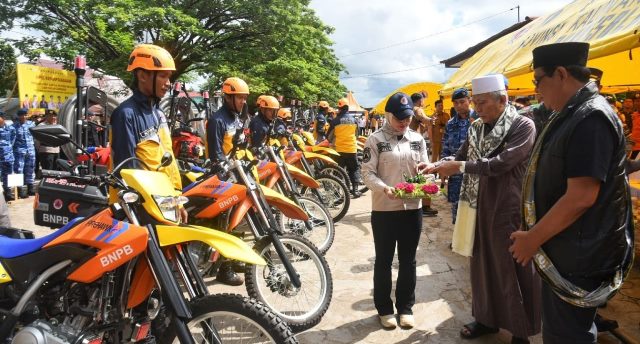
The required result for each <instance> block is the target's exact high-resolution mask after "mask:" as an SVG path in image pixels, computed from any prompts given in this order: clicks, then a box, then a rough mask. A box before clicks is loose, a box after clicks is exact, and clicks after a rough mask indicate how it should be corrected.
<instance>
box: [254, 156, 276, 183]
mask: <svg viewBox="0 0 640 344" xmlns="http://www.w3.org/2000/svg"><path fill="white" fill-rule="evenodd" d="M257 167H258V180H261V181H262V180H265V178H267V177H269V176H271V175H273V174H274V173H276V172H277V171H278V165H277V164H276V163H275V162H271V161H267V160H263V161H261V162H260V163H259V164H258V166H257Z"/></svg>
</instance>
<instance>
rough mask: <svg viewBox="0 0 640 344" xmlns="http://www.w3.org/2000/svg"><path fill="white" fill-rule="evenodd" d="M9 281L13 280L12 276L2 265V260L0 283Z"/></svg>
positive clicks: (0, 263)
mask: <svg viewBox="0 0 640 344" xmlns="http://www.w3.org/2000/svg"><path fill="white" fill-rule="evenodd" d="M8 282H11V276H9V273H8V272H7V270H5V269H4V266H2V262H0V284H2V283H8Z"/></svg>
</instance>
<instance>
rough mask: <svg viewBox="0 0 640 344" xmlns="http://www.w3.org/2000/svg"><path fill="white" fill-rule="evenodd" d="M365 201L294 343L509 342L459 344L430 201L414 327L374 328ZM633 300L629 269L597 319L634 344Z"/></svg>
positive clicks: (340, 227)
mask: <svg viewBox="0 0 640 344" xmlns="http://www.w3.org/2000/svg"><path fill="white" fill-rule="evenodd" d="M32 200H33V198H31V199H29V200H20V201H16V202H12V204H10V212H11V219H12V221H13V223H14V226H16V227H22V228H32V229H34V228H35V229H36V230H37V233H38V235H44V234H46V233H49V232H50V230H49V229H46V228H42V227H40V228H36V227H35V226H34V225H33V213H32V211H33V210H32V209H33V208H32V204H31V202H32ZM370 202H371V200H370V192H369V193H367V195H366V196H365V197H362V198H360V199H357V200H353V201H352V203H351V209H350V211H349V214H348V215H347V216H346V217H345V218H344V219H343V220H342V221H341V222H340V223H338V224H337V225H336V232H337V233H336V238H335V242H334V244H333V247H332V248H331V249H330V250H329V252H328V253H327V256H326V257H327V260H328V261H329V263H330V266H331V271H332V274H333V279H334V291H333V300H332V303H331V307H330V308H329V310H328V312H327V314H326V315H325V317H324V318H323V320H322V322H320V324H319V325H318V326H316V327H315V328H313V329H311V330H308V331H306V332H304V333H301V334H299V335H298V338H299V340H300V342H301V343H309V344H311V343H385V344H386V343H509V341H510V335H509V334H508V333H506V332H504V331H502V332H500V333H499V334H497V335H491V336H487V337H485V338H482V339H477V340H474V341H463V340H462V339H460V336H459V334H458V332H459V330H460V328H461V326H462V325H463V324H466V323H468V322H470V321H472V317H471V311H470V308H471V286H470V284H469V263H468V260H467V259H466V258H463V257H461V256H459V255H457V254H454V253H452V252H451V251H450V249H449V243H450V242H451V233H452V225H451V221H450V218H451V217H450V211H449V206H448V204H447V203H446V202H445V201H444V200H442V199H437V200H435V201H434V207H435V208H436V209H439V210H440V215H439V216H438V217H435V218H427V219H425V221H424V230H423V235H422V237H421V240H420V246H419V249H418V255H417V266H418V270H417V274H418V284H417V292H416V305H415V307H414V314H415V317H416V321H417V326H416V328H415V329H412V330H402V329H399V328H398V329H395V330H391V331H388V330H383V329H381V327H380V326H379V324H378V320H377V316H376V311H375V308H374V306H373V300H372V278H373V260H374V249H373V237H372V234H371V224H370V213H369V211H370ZM396 264H397V262H396ZM396 267H397V265H396ZM394 279H395V272H394ZM213 291H214V292H222V291H232V292H235V293H245V291H244V288H236V289H228V287H222V286H219V285H214V286H213ZM639 300H640V272H639V270H638V268H637V267H635V268H634V272H633V274H632V276H631V278H630V279H629V280H628V281H627V282H626V283H625V285H624V287H623V290H622V291H621V292H620V293H619V294H618V295H617V296H616V297H615V298H614V299H613V300H612V301H610V302H609V305H608V306H607V308H605V309H603V310H602V311H601V313H602V314H603V315H605V316H607V317H611V318H615V319H617V320H618V322H619V323H620V325H621V330H622V332H624V333H625V334H626V335H627V336H628V337H629V338H632V339H634V340H635V341H636V342H640V327H639V323H640V302H639ZM599 342H600V343H619V341H618V340H617V339H615V337H613V336H612V335H610V334H604V335H601V336H600V338H599ZM532 343H542V340H541V338H540V336H536V337H534V338H533V339H532Z"/></svg>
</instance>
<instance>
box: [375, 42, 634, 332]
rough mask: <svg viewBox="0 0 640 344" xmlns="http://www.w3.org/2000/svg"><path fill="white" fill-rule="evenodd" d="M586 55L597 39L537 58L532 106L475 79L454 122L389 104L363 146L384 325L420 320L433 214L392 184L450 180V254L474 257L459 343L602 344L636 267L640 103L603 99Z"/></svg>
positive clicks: (400, 96) (398, 98)
mask: <svg viewBox="0 0 640 344" xmlns="http://www.w3.org/2000/svg"><path fill="white" fill-rule="evenodd" d="M588 52H589V44H588V43H576V42H569V43H556V44H550V45H544V46H540V47H537V48H536V49H534V50H533V71H534V80H533V84H534V86H535V89H536V93H537V94H538V95H537V96H538V100H539V104H537V105H536V106H532V105H531V104H530V103H529V99H528V98H527V99H523V98H520V99H516V101H515V102H512V101H510V100H509V96H508V93H507V90H508V86H507V80H506V78H505V77H504V76H502V75H500V74H496V75H488V76H481V77H477V78H474V79H473V80H471V84H472V91H473V94H471V92H470V91H469V90H467V89H464V88H461V89H457V90H455V91H454V92H453V96H452V101H453V106H454V108H453V110H454V111H452V112H453V113H452V115H451V119H449V120H448V121H445V120H442V119H443V118H446V116H447V115H445V113H444V112H443V111H442V109H441V108H438V104H436V109H437V110H436V111H437V115H435V116H433V117H432V118H430V119H426V118H425V117H424V114H423V113H421V111H420V109H415V108H414V105H415V104H418V105H420V102H421V101H423V99H422V97H420V96H419V95H413V96H409V95H407V94H404V93H397V94H395V95H393V96H392V97H390V98H389V100H388V102H387V104H386V108H385V111H386V112H387V113H386V119H387V121H386V124H385V125H384V126H383V127H382V129H381V130H378V131H376V132H375V133H374V134H372V135H371V136H370V137H369V139H368V140H367V142H366V144H365V152H364V156H365V159H364V161H363V174H364V181H365V183H366V185H367V186H368V187H369V188H370V189H371V190H373V199H372V213H371V225H372V229H373V237H374V243H375V254H376V259H375V263H374V264H375V266H374V283H373V284H374V287H373V289H374V292H373V298H374V304H375V307H376V309H377V311H378V315H379V318H380V323H381V325H382V326H383V327H385V328H395V327H396V326H398V325H400V326H402V327H413V326H414V323H415V321H414V318H413V315H412V313H413V312H412V306H413V305H414V303H415V286H416V259H415V256H416V249H417V246H418V241H419V234H420V231H421V229H422V221H421V217H422V212H423V209H422V206H423V205H422V200H415V199H400V198H398V197H397V196H396V195H397V194H396V192H395V188H394V185H396V184H397V183H399V182H403V181H404V180H403V179H404V178H403V177H404V176H405V175H415V174H416V173H433V174H437V175H439V176H440V178H441V179H444V178H448V187H447V198H448V201H449V202H451V204H452V216H453V218H452V220H453V223H454V232H453V235H452V244H451V248H452V249H453V251H454V252H456V253H458V254H460V255H463V256H466V257H470V280H471V287H472V315H473V317H474V318H475V320H474V321H473V322H471V323H469V324H466V325H464V326H463V327H462V329H461V330H460V335H461V337H462V338H465V339H473V338H477V337H480V336H483V335H487V334H492V333H496V332H498V331H499V330H500V329H504V330H507V331H509V332H510V333H511V334H512V341H511V342H512V343H528V342H529V337H531V336H533V335H536V334H538V333H540V332H542V338H543V341H544V343H596V341H597V332H598V326H597V325H596V321H597V320H596V319H597V318H596V315H597V307H598V306H602V305H604V304H605V303H606V301H607V300H608V299H609V298H610V297H612V296H613V294H614V293H615V292H616V291H617V290H618V289H619V288H620V285H621V284H622V282H623V280H624V277H625V276H626V274H627V273H628V271H629V269H630V266H631V264H632V260H633V231H634V228H633V223H632V221H631V202H630V196H629V195H630V193H629V183H628V179H627V176H626V173H627V172H628V171H626V170H625V168H628V165H629V163H628V162H629V159H628V156H629V154H627V153H631V152H630V151H629V150H628V147H629V145H628V144H627V138H626V136H627V135H625V128H627V129H626V131H627V134H628V133H629V132H631V137H632V139H633V126H634V125H637V126H638V128H639V131H638V132H640V117H638V116H640V115H639V114H638V113H637V111H638V110H639V109H638V108H635V109H633V102H634V101H635V100H631V99H629V100H625V101H624V103H623V109H622V111H620V112H622V115H620V114H619V113H618V111H616V109H615V107H612V106H611V105H610V104H611V102H610V101H608V100H607V99H606V98H605V97H603V96H602V95H600V93H599V78H598V75H595V76H594V73H593V72H592V71H593V69H589V68H588V67H587V66H586V62H587V60H588ZM601 76H602V74H601V73H600V78H601ZM634 99H635V98H634ZM639 102H640V100H639ZM471 104H473V109H472V108H471V107H470V105H471ZM624 104H626V105H624ZM518 110H520V111H518ZM632 110H633V111H634V112H636V113H635V114H634V113H632V112H631V111H632ZM635 119H637V121H635V123H634V122H633V121H634V120H635ZM412 122H419V123H420V124H422V123H424V124H425V125H424V129H423V132H425V131H426V132H427V134H426V135H419V134H418V133H417V132H415V131H413V130H409V129H410V128H411V123H412ZM636 123H637V124H636ZM415 127H416V126H415V125H414V128H415ZM629 128H630V129H629ZM434 133H435V134H434ZM440 134H441V135H440ZM425 136H426V137H427V138H428V139H429V141H431V149H432V151H431V153H432V154H431V159H429V157H428V151H427V148H426V147H427V145H426V143H425V139H424V138H425ZM440 138H441V139H440ZM636 142H640V140H638V141H636ZM633 147H634V149H635V147H636V146H635V145H634V146H633ZM639 147H640V146H639ZM439 150H441V151H440V152H438V151H439ZM636 154H637V153H636ZM631 156H633V155H632V154H631ZM396 246H397V252H398V261H399V267H398V280H397V285H396V293H395V310H394V307H393V306H394V305H393V302H392V299H391V297H390V296H391V295H390V294H391V285H392V281H391V279H392V277H391V276H392V275H391V262H392V261H393V256H394V254H395V248H396ZM396 314H397V316H398V317H396Z"/></svg>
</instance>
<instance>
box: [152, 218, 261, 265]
mask: <svg viewBox="0 0 640 344" xmlns="http://www.w3.org/2000/svg"><path fill="white" fill-rule="evenodd" d="M156 232H157V233H158V239H159V241H160V246H162V247H165V246H172V245H177V244H181V243H186V242H190V241H200V242H203V243H205V244H207V245H209V246H211V247H213V248H214V249H215V250H216V251H218V252H220V254H221V255H222V256H223V257H225V258H229V259H233V260H239V261H241V262H245V263H249V264H253V265H266V264H267V262H265V261H264V259H263V258H262V257H260V255H258V254H257V253H255V252H254V251H253V249H251V247H250V246H249V245H247V244H246V243H245V242H244V241H242V240H241V239H240V238H237V237H235V236H233V235H230V234H227V233H224V232H221V231H218V230H215V229H211V228H206V227H201V226H195V225H181V226H163V225H158V226H157V227H156Z"/></svg>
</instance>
